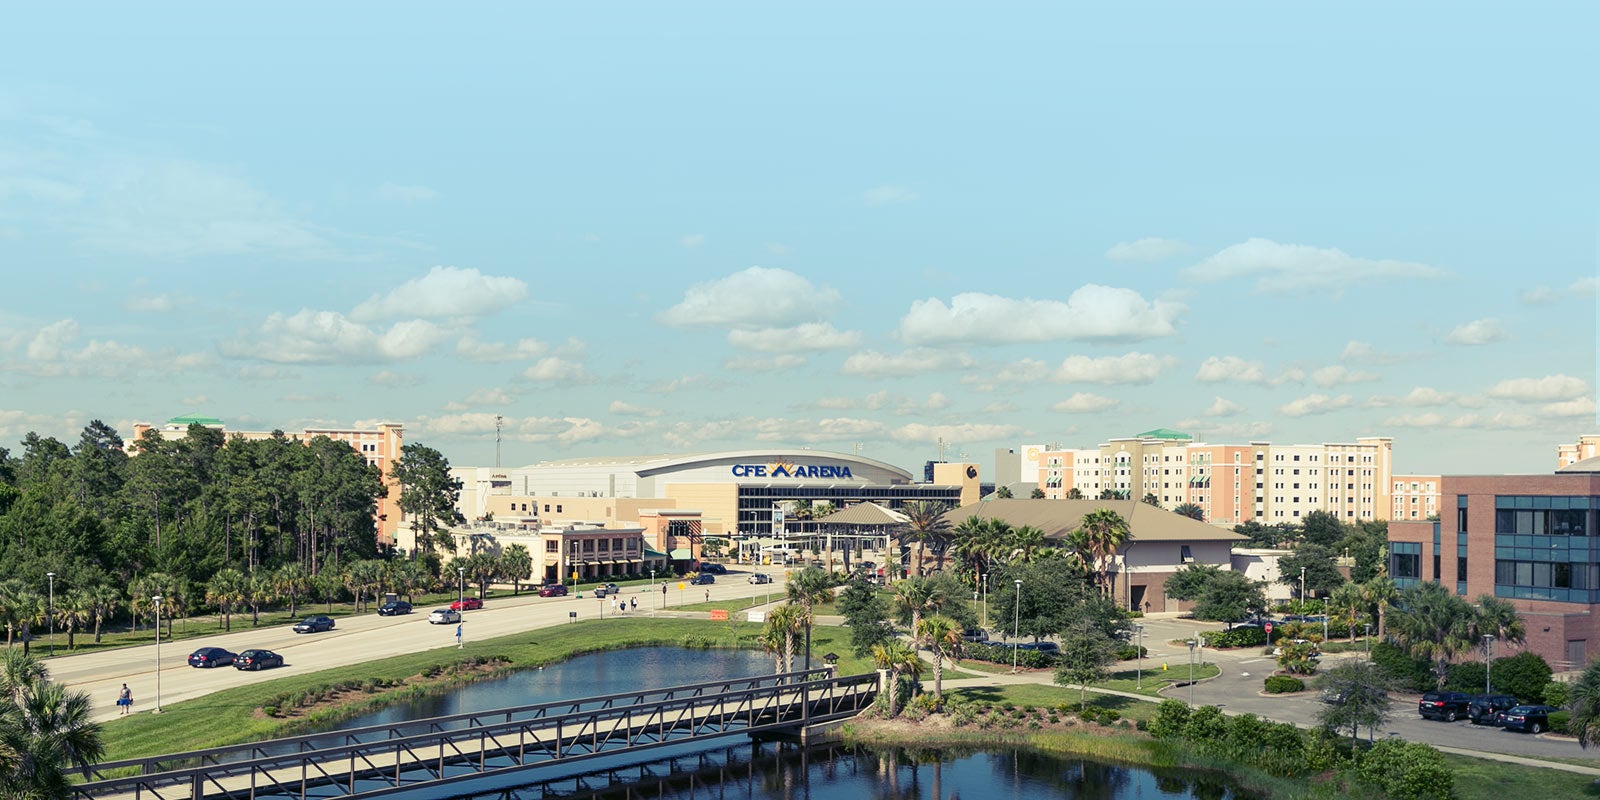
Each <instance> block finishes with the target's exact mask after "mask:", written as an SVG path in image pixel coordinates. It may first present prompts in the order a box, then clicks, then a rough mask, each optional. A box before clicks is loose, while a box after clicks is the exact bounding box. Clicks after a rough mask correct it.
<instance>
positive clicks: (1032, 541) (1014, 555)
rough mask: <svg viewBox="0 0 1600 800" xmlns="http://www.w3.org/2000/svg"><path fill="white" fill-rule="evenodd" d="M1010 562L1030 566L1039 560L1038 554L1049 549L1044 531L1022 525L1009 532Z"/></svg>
mask: <svg viewBox="0 0 1600 800" xmlns="http://www.w3.org/2000/svg"><path fill="white" fill-rule="evenodd" d="M1010 545H1011V559H1010V560H1011V562H1012V563H1017V564H1032V563H1033V562H1035V561H1037V560H1038V559H1039V556H1040V554H1042V553H1043V552H1044V551H1045V550H1047V549H1049V548H1050V542H1049V541H1047V540H1046V539H1045V538H1044V531H1043V530H1041V529H1039V528H1036V527H1034V526H1032V525H1024V526H1022V527H1020V528H1017V529H1015V530H1013V531H1011V542H1010Z"/></svg>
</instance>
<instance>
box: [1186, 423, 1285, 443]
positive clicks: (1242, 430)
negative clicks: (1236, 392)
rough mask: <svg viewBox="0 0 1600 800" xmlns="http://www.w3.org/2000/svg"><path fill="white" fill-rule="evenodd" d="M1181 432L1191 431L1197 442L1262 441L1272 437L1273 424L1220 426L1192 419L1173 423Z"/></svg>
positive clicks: (1229, 424) (1231, 424) (1228, 424)
mask: <svg viewBox="0 0 1600 800" xmlns="http://www.w3.org/2000/svg"><path fill="white" fill-rule="evenodd" d="M1173 424H1174V426H1176V427H1177V428H1178V429H1179V430H1184V431H1189V432H1190V433H1192V434H1193V435H1195V436H1196V437H1198V438H1197V440H1200V441H1203V440H1205V439H1207V438H1214V439H1219V440H1224V441H1236V442H1237V441H1246V442H1250V441H1260V440H1262V439H1266V438H1269V437H1270V436H1271V435H1272V423H1270V422H1261V421H1259V420H1257V421H1255V422H1231V423H1227V424H1218V423H1215V422H1208V421H1206V420H1203V419H1197V418H1194V417H1190V418H1188V419H1180V420H1178V421H1177V422H1175V423H1173Z"/></svg>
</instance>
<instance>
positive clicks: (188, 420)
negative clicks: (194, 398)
mask: <svg viewBox="0 0 1600 800" xmlns="http://www.w3.org/2000/svg"><path fill="white" fill-rule="evenodd" d="M167 424H168V425H221V424H222V420H220V419H217V418H216V417H203V416H200V415H199V414H184V415H183V416H181V417H173V418H172V419H169V420H167Z"/></svg>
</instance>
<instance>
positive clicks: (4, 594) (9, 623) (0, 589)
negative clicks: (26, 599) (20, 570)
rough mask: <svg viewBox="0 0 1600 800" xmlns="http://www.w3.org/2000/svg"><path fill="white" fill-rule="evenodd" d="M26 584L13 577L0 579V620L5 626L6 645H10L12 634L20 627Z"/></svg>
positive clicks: (8, 646)
mask: <svg viewBox="0 0 1600 800" xmlns="http://www.w3.org/2000/svg"><path fill="white" fill-rule="evenodd" d="M27 591H28V589H27V586H26V585H25V584H24V583H23V582H22V581H19V580H17V579H15V578H9V579H6V580H3V581H0V621H3V622H4V623H5V626H6V647H7V649H9V648H10V647H11V642H12V637H13V635H14V634H15V633H16V632H17V631H18V630H20V629H21V627H22V618H21V616H20V611H19V609H20V607H21V605H22V598H23V594H24V593H26V592H27Z"/></svg>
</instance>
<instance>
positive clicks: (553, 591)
mask: <svg viewBox="0 0 1600 800" xmlns="http://www.w3.org/2000/svg"><path fill="white" fill-rule="evenodd" d="M539 596H540V597H566V596H567V585H566V584H564V583H547V584H545V585H543V586H540V587H539Z"/></svg>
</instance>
